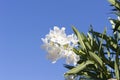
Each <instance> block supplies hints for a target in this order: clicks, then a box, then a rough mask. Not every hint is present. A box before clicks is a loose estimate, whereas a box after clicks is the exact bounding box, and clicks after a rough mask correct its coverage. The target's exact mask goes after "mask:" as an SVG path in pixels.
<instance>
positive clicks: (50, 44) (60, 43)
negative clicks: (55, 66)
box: [42, 26, 79, 65]
mask: <svg viewBox="0 0 120 80" xmlns="http://www.w3.org/2000/svg"><path fill="white" fill-rule="evenodd" d="M42 41H43V43H44V45H43V46H42V47H43V48H44V49H45V50H46V51H47V52H48V55H47V57H48V59H50V60H51V61H52V63H55V62H56V61H57V60H58V59H60V58H65V59H66V63H67V64H74V65H76V64H77V62H78V61H79V56H78V55H76V54H75V53H74V52H73V48H74V47H75V46H77V45H78V44H77V43H78V39H77V37H76V36H75V35H74V34H71V35H66V33H65V28H64V27H62V28H61V29H60V28H58V27H57V26H54V29H53V30H50V32H49V34H47V35H46V36H45V38H42Z"/></svg>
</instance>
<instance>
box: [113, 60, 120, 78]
mask: <svg viewBox="0 0 120 80" xmlns="http://www.w3.org/2000/svg"><path fill="white" fill-rule="evenodd" d="M114 66H115V75H116V78H117V80H119V79H120V77H119V68H118V64H117V62H116V61H115V64H114Z"/></svg>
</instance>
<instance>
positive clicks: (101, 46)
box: [65, 0, 120, 80]
mask: <svg viewBox="0 0 120 80" xmlns="http://www.w3.org/2000/svg"><path fill="white" fill-rule="evenodd" d="M109 2H110V3H111V5H112V6H113V7H114V9H113V13H114V14H115V15H117V16H118V19H112V18H111V19H109V20H110V22H111V24H112V27H113V35H112V36H109V35H107V33H106V29H104V32H103V33H99V32H96V31H94V30H93V28H92V26H91V27H90V30H89V32H88V34H87V35H86V34H84V33H81V32H79V31H78V30H77V29H76V28H75V27H74V26H73V27H72V29H73V31H74V33H75V34H76V35H77V37H78V40H79V42H78V44H79V45H78V47H77V48H75V49H74V52H75V53H76V54H77V55H79V56H80V60H79V61H78V63H77V65H76V66H70V65H65V67H66V68H68V69H70V70H69V71H67V72H66V73H65V77H68V76H71V75H72V76H74V77H72V79H71V80H75V79H77V80H82V78H86V79H93V80H107V79H110V78H116V79H117V80H120V1H118V0H109Z"/></svg>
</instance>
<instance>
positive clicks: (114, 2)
mask: <svg viewBox="0 0 120 80" xmlns="http://www.w3.org/2000/svg"><path fill="white" fill-rule="evenodd" d="M108 1H109V2H110V3H111V4H112V5H113V6H115V7H116V8H118V9H120V2H118V1H117V0H108Z"/></svg>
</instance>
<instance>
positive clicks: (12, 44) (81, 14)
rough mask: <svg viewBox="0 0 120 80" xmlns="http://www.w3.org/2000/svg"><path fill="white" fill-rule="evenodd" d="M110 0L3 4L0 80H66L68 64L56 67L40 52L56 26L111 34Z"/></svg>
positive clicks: (7, 1) (0, 6) (20, 0)
mask: <svg viewBox="0 0 120 80" xmlns="http://www.w3.org/2000/svg"><path fill="white" fill-rule="evenodd" d="M111 9H112V8H111V7H110V6H109V3H108V2H107V0H92V2H91V0H0V80H64V77H63V73H65V72H66V71H67V69H65V68H64V67H63V64H64V63H65V62H64V61H62V60H60V61H58V62H57V63H56V64H52V63H51V62H50V61H49V60H47V59H46V52H45V51H44V50H42V49H41V48H40V46H41V45H42V41H41V38H42V37H45V35H46V34H47V33H48V32H49V30H50V29H52V28H53V26H55V25H57V26H59V27H62V26H64V27H66V32H67V33H68V34H69V33H73V31H72V29H71V26H72V25H74V26H76V27H77V28H78V29H79V31H81V32H84V33H87V31H88V29H89V25H90V24H92V25H93V26H94V29H95V30H97V31H100V32H102V31H103V29H104V27H105V26H107V27H108V32H109V31H110V30H111V28H110V26H109V21H108V17H109V16H111V15H110V14H109V12H110V10H111Z"/></svg>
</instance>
